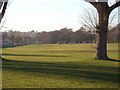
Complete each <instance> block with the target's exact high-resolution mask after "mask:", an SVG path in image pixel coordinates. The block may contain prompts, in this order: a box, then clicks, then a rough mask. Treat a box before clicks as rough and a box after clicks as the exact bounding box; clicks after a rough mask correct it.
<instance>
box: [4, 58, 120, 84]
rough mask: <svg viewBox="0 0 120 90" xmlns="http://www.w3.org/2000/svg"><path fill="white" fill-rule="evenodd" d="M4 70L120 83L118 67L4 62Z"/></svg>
mask: <svg viewBox="0 0 120 90" xmlns="http://www.w3.org/2000/svg"><path fill="white" fill-rule="evenodd" d="M4 69H8V70H17V71H19V70H20V71H25V72H37V73H47V74H55V75H67V76H73V77H76V78H77V77H81V78H88V79H95V80H105V81H110V82H116V83H118V68H117V67H105V66H90V65H79V66H78V65H75V64H60V63H58V64H56V63H47V62H29V61H14V60H3V70H4Z"/></svg>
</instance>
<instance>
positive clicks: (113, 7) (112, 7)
mask: <svg viewBox="0 0 120 90" xmlns="http://www.w3.org/2000/svg"><path fill="white" fill-rule="evenodd" d="M119 6H120V1H119V2H116V3H115V4H114V5H112V6H111V7H110V8H109V11H110V12H111V11H112V10H113V9H115V8H117V7H119Z"/></svg>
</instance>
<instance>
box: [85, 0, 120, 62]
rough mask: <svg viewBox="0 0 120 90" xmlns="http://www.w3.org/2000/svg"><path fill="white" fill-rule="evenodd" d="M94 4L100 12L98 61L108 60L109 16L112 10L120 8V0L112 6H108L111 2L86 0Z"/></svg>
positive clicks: (97, 31)
mask: <svg viewBox="0 0 120 90" xmlns="http://www.w3.org/2000/svg"><path fill="white" fill-rule="evenodd" d="M85 1H87V2H89V3H90V4H92V5H93V6H94V7H95V8H96V9H97V12H98V25H97V27H96V29H97V30H96V33H97V48H96V57H95V58H96V59H105V60H108V59H109V57H108V55H107V32H108V22H109V16H110V13H111V12H112V10H114V9H115V8H117V7H119V6H120V0H117V1H115V3H114V4H113V5H112V6H109V5H108V1H109V0H97V1H96V0H85Z"/></svg>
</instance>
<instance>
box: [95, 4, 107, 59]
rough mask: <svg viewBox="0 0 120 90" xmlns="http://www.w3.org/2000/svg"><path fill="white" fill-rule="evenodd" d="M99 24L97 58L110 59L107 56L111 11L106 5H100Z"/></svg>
mask: <svg viewBox="0 0 120 90" xmlns="http://www.w3.org/2000/svg"><path fill="white" fill-rule="evenodd" d="M97 9H98V13H99V24H98V29H97V31H96V32H97V50H96V57H95V58H96V59H109V58H108V56H107V32H108V20H109V11H108V10H107V7H106V5H99V7H98V8H97Z"/></svg>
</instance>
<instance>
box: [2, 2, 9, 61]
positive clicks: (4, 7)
mask: <svg viewBox="0 0 120 90" xmlns="http://www.w3.org/2000/svg"><path fill="white" fill-rule="evenodd" d="M7 5H8V0H0V11H1V12H0V24H1V21H2V18H3V16H4V15H5V11H6V8H7ZM1 58H2V56H1V55H0V59H1ZM2 59H3V58H2Z"/></svg>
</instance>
